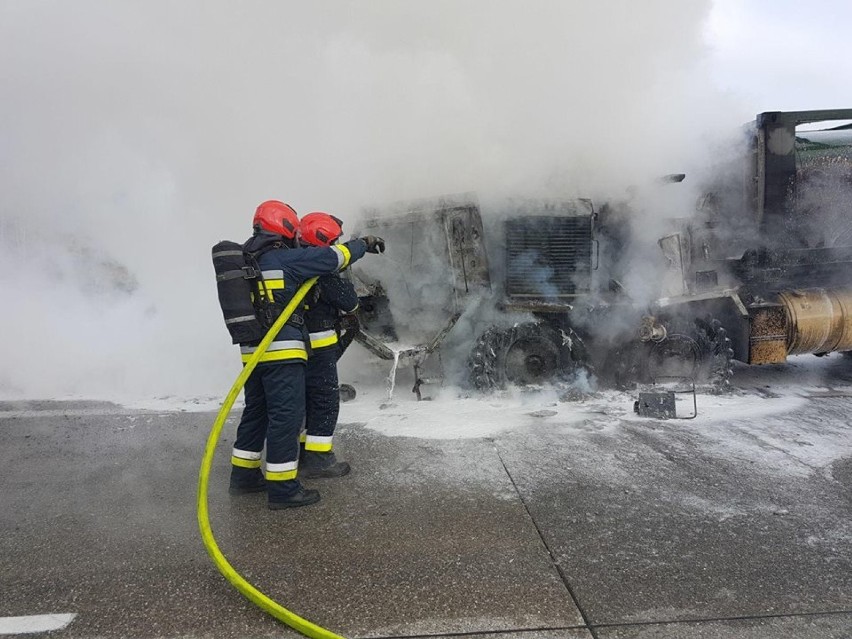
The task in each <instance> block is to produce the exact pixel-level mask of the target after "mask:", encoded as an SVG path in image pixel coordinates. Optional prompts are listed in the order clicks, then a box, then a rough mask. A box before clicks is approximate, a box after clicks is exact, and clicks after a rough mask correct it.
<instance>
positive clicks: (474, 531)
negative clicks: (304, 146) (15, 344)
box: [0, 364, 852, 639]
mask: <svg viewBox="0 0 852 639" xmlns="http://www.w3.org/2000/svg"><path fill="white" fill-rule="evenodd" d="M832 365H835V364H832ZM795 374H796V373H795V369H794V372H793V375H795ZM794 386H795V384H794V385H792V386H791V385H790V384H788V385H787V387H786V388H785V389H784V393H786V394H784V393H781V394H780V395H779V393H778V392H776V391H777V389H775V388H774V387H773V386H771V385H766V384H763V383H762V380H758V378H756V377H755V378H749V377H748V376H746V378H745V381H743V382H741V384H740V389H739V390H738V391H737V394H736V395H735V398H734V399H733V400H725V401H727V402H728V403H727V404H725V401H723V402H722V403H721V404H718V403H717V404H714V403H713V402H716V401H717V400H715V399H712V398H706V397H703V396H701V397H699V411H700V412H701V413H702V419H696V420H683V421H679V420H668V421H659V420H648V419H640V418H638V417H636V416H634V415H632V411H631V407H630V406H629V405H628V400H629V398H628V397H626V396H624V397H620V398H619V397H614V396H608V397H606V398H605V400H606V401H602V400H595V401H591V402H587V403H585V404H584V403H582V402H581V403H579V404H576V405H568V404H566V405H562V406H559V407H558V410H552V411H530V413H529V416H528V417H526V418H525V419H524V420H518V423H517V424H515V425H510V426H512V427H509V428H504V429H502V430H500V431H499V432H497V433H496V434H493V435H490V436H481V437H471V438H444V439H442V438H433V437H412V436H392V435H388V434H386V433H385V432H383V431H380V430H376V429H375V428H373V427H372V426H371V424H370V423H369V422H368V421H350V422H347V423H342V424H341V426H340V429H339V437H338V444H337V447H338V450H339V451H340V454H341V456H345V458H346V459H348V460H349V461H350V462H351V463H352V465H353V472H352V474H351V475H350V476H348V477H346V478H342V479H336V480H316V481H314V482H311V483H310V484H309V485H311V486H313V487H318V488H319V489H320V491H321V493H322V501H321V502H320V503H319V504H317V505H315V506H312V507H309V508H303V509H296V510H293V511H275V512H273V511H269V510H268V509H267V508H266V507H265V501H264V496H263V495H250V496H243V497H231V496H229V495H228V494H227V478H228V455H229V450H230V446H231V443H232V438H233V429H234V424H235V420H236V417H237V416H238V414H239V411H236V412H235V413H234V414H233V415H232V417H231V420H230V422H229V425H228V426H227V427H226V432H225V435H224V436H223V438H222V441H221V442H220V445H219V448H218V452H217V456H216V460H215V463H214V468H213V472H212V476H211V487H210V503H211V519H212V522H213V530H214V534H215V535H216V538H217V540H218V541H219V544H220V546H221V548H222V550H223V552H224V553H225V555H226V556H227V557H228V558H229V559H230V560H231V562H232V563H233V564H234V566H235V567H236V568H237V570H239V571H240V572H241V573H242V574H243V575H244V576H245V577H246V578H247V579H248V580H249V581H251V582H252V583H254V584H255V585H257V586H258V587H259V588H260V589H261V590H262V591H263V592H265V593H266V594H267V595H269V596H270V597H272V598H273V599H275V600H277V601H279V602H281V603H282V604H283V605H284V606H286V607H288V608H290V609H291V610H293V611H294V612H296V613H297V614H299V615H301V616H303V617H306V618H307V619H309V620H311V621H312V622H314V623H317V624H319V625H321V626H323V627H326V628H328V629H330V630H332V631H334V632H336V633H339V634H342V635H345V636H349V637H365V638H366V637H370V638H379V637H382V638H384V637H432V636H456V635H465V636H466V637H479V636H480V635H481V636H488V637H491V638H495V637H496V638H498V639H499V638H502V637H520V638H527V639H557V638H560V639H574V638H576V639H580V638H589V637H598V638H600V639H616V638H618V639H627V638H630V639H644V638H650V637H655V638H663V639H674V638H680V637H744V638H749V639H767V638H770V637H804V638H820V639H826V638H841V637H843V638H849V637H852V426H850V419H849V414H850V409H852V382H850V380H849V378H848V376H844V375H839V376H838V377H837V379H836V380H835V381H834V382H832V383H831V384H830V385H826V386H820V385H812V386H811V387H809V389H808V390H803V391H802V392H799V393H792V392H791V390H790V389H791V388H793V387H794ZM791 398H792V399H791ZM794 400H795V401H794ZM360 401H367V400H360ZM409 401H410V398H405V399H404V401H402V400H400V401H399V402H398V404H397V408H396V410H397V411H403V412H404V411H405V410H406V408H405V406H406V404H405V402H409ZM595 402H597V403H595ZM773 402H775V403H774V404H773ZM490 405H491V406H493V405H494V402H493V401H492V402H491V404H490ZM436 406H437V408H436V410H439V411H440V410H446V406H447V404H446V403H442V404H440V405H436ZM714 407H715V408H714ZM716 409H718V413H719V416H716V417H714V416H713V414H712V413H713V411H714V410H716ZM575 410H576V411H580V412H582V416H581V418H572V419H565V416H566V415H569V414H572V411H575ZM583 411H585V412H583ZM357 413H358V411H357V410H356V411H355V412H354V413H353V414H357ZM447 415H448V416H447V418H448V419H449V418H450V416H451V412H449V413H447ZM213 416H214V415H213V414H212V413H207V412H204V413H193V412H184V411H163V412H155V411H140V410H127V409H123V408H121V407H119V406H115V405H112V404H107V403H96V402H5V403H2V404H0V476H2V487H3V488H2V492H0V533H2V534H0V633H18V632H24V631H27V632H32V631H33V630H38V629H39V628H42V629H44V630H46V629H48V628H56V629H55V630H54V631H53V632H51V633H50V636H51V637H124V636H134V637H185V638H194V637H217V638H219V637H290V636H297V635H296V634H295V633H293V632H292V631H291V630H289V629H288V628H287V627H285V626H283V625H281V624H280V623H279V622H277V621H275V620H274V619H272V618H270V617H268V616H267V615H266V614H264V613H263V612H261V611H260V610H258V609H257V608H256V607H255V606H254V605H252V604H251V603H249V602H248V601H247V600H245V599H243V598H242V596H240V595H239V594H238V593H237V592H236V591H235V590H233V589H232V588H231V586H230V585H229V584H228V583H227V582H226V581H225V579H224V578H223V577H222V576H221V575H220V574H219V573H218V571H217V570H216V568H215V567H214V565H213V563H212V562H211V561H210V559H209V558H208V556H207V554H206V552H205V550H204V548H203V546H202V543H201V540H200V536H199V533H198V530H197V525H196V519H195V489H196V482H197V474H198V467H199V463H200V459H201V455H202V451H203V447H204V442H205V439H206V437H207V433H208V431H209V429H210V426H211V423H212V420H213ZM462 426H463V424H460V427H462ZM45 615H51V616H50V617H46V616H45ZM29 636H38V634H30V635H29Z"/></svg>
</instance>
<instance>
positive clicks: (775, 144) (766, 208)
mask: <svg viewBox="0 0 852 639" xmlns="http://www.w3.org/2000/svg"><path fill="white" fill-rule="evenodd" d="M844 121H846V122H844ZM849 121H852V109H845V110H821V111H801V112H769V113H762V114H759V115H758V116H757V118H756V119H755V121H754V122H753V123H751V124H750V125H749V126H748V127H747V128H746V132H745V137H746V143H745V144H744V148H745V149H746V151H745V153H744V154H742V155H741V156H740V157H739V159H738V160H737V162H736V163H734V164H733V165H731V166H728V167H727V170H726V171H724V172H722V173H721V174H720V177H719V179H718V180H717V181H716V182H715V183H713V184H708V185H707V190H706V193H705V195H703V196H702V197H701V198H700V200H699V202H698V205H697V206H696V207H695V210H694V211H684V215H683V216H682V217H679V218H673V219H670V220H668V222H667V224H668V229H667V230H666V232H665V233H664V234H663V235H662V237H658V238H657V241H656V242H655V244H656V246H655V247H654V248H655V252H654V254H653V255H652V256H650V257H649V256H648V254H647V253H646V254H644V255H645V257H643V258H642V259H638V258H637V255H642V253H641V252H637V251H636V250H634V249H635V246H634V244H635V242H636V240H635V234H634V233H633V232H632V230H631V228H630V226H631V223H632V219H633V218H632V216H631V213H630V210H629V206H626V205H619V204H617V203H604V204H601V205H600V206H597V205H596V204H595V203H593V202H591V201H589V200H570V201H541V200H526V201H519V202H514V203H512V204H511V206H510V207H509V211H508V212H507V213H505V214H504V215H503V216H502V217H501V221H500V224H499V225H498V228H496V229H492V237H491V238H490V243H489V242H486V239H487V238H486V233H485V232H484V229H483V226H482V218H481V216H480V210H479V206H478V204H477V202H476V200H475V198H473V197H470V196H466V197H462V198H444V199H441V200H438V201H437V202H434V201H433V202H424V203H420V204H419V205H414V206H407V207H406V209H405V210H404V212H400V211H399V210H397V211H396V213H395V214H391V215H387V212H384V213H383V214H378V213H377V214H376V215H371V216H369V217H370V219H369V220H368V222H367V223H366V225H367V226H368V227H369V228H370V229H371V232H377V233H379V234H384V235H386V236H389V243H388V246H389V250H390V247H393V246H394V244H395V243H398V249H397V250H398V254H397V257H396V258H395V259H396V260H397V262H396V263H395V264H394V266H393V269H392V270H393V271H394V272H393V274H392V275H390V276H388V274H387V273H386V272H385V273H381V272H378V271H376V272H373V273H363V272H359V271H358V270H355V273H354V275H355V278H356V280H357V281H359V283H360V285H361V289H362V292H363V293H364V296H363V311H362V317H361V320H362V328H361V331H360V334H359V335H358V337H357V338H356V339H359V341H361V342H362V343H363V344H364V345H365V346H367V347H368V348H370V350H372V351H373V352H374V353H376V354H378V355H379V356H380V357H383V358H385V359H389V360H393V361H394V364H397V363H399V362H400V359H402V361H406V360H408V361H411V362H412V363H413V364H414V366H415V378H416V383H415V390H416V391H417V392H418V394H419V386H420V384H421V383H424V382H426V381H429V380H428V379H427V378H426V377H423V376H422V375H421V371H422V369H423V367H424V364H425V362H426V361H427V360H428V359H429V358H430V357H434V356H439V355H440V353H441V347H442V344H443V342H444V340H445V337H446V336H447V335H448V334H450V333H451V331H453V329H454V328H455V327H456V325H457V323H458V322H459V318H460V317H463V316H464V317H466V318H468V319H469V320H470V321H467V322H465V330H468V331H470V330H472V328H475V330H476V336H475V337H474V338H473V340H472V344H470V345H469V348H468V349H467V352H466V353H464V356H465V357H466V359H467V366H468V377H469V382H470V384H471V385H472V386H473V387H475V388H478V389H492V388H503V387H505V386H507V385H509V384H516V385H522V386H524V385H538V384H542V383H545V382H548V381H553V380H568V381H571V380H572V379H576V377H577V376H579V375H588V374H593V375H594V376H595V378H596V379H598V380H600V382H601V383H603V384H607V385H612V386H616V387H630V386H632V385H635V384H637V383H652V382H654V380H657V379H660V378H664V377H677V378H687V379H692V380H694V381H695V382H696V383H698V384H703V385H705V386H706V387H707V388H709V389H712V390H716V391H722V390H724V389H726V388H727V387H728V386H729V383H730V381H729V380H730V376H731V374H732V361H733V360H737V361H740V362H744V363H746V364H777V363H782V362H784V361H786V359H787V357H788V356H790V355H796V354H804V353H815V354H818V355H819V354H826V353H831V352H836V351H841V352H843V351H852V125H850V124H849V123H848V122H849ZM683 178H684V176H683V175H672V176H667V177H666V178H665V179H664V180H663V181H664V182H667V183H670V184H671V185H672V186H674V187H676V186H677V183H678V182H680V181H681V180H683ZM486 244H488V246H487V248H488V250H487V251H486ZM415 246H416V247H418V248H419V249H420V250H419V251H415V250H414V247H415ZM416 255H417V256H419V257H416ZM487 255H489V256H490V257H491V258H492V260H491V262H492V264H491V265H490V267H489V260H488V258H487ZM392 257H393V256H392ZM495 258H496V259H495ZM436 264H442V265H444V267H445V268H444V269H443V270H441V269H435V268H434V267H435V265H436ZM637 272H638V273H640V274H642V275H643V278H644V280H645V281H646V282H650V283H652V284H653V285H654V286H655V287H656V290H655V291H654V292H653V293H652V294H648V292H647V291H641V292H639V291H637V290H636V289H635V288H634V287H633V286H632V285H631V282H635V281H636V280H637V278H636V274H637ZM430 273H438V275H436V276H432V277H433V279H434V281H429V275H428V274H430ZM389 278H390V280H396V282H389V281H388V280H389ZM424 278H425V279H424ZM412 293H413V295H412ZM395 298H396V299H395ZM400 298H406V299H405V300H402V299H400ZM412 300H414V302H413V303H412ZM477 317H478V319H477ZM507 319H510V320H511V321H507ZM412 323H414V324H419V325H420V328H421V329H422V328H423V327H424V326H425V327H427V330H426V333H424V332H423V330H419V331H418V330H408V329H410V328H411V324H412ZM430 331H431V332H430ZM427 333H428V337H424V335H425V334H427ZM457 344H458V341H456V345H457ZM453 356H454V357H461V356H462V353H459V352H458V348H457V347H456V348H454V351H453Z"/></svg>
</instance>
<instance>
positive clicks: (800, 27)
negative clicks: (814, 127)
mask: <svg viewBox="0 0 852 639" xmlns="http://www.w3.org/2000/svg"><path fill="white" fill-rule="evenodd" d="M850 27H852V2H849V1H848V0H810V1H809V2H801V1H798V0H773V1H771V2H770V1H768V0H714V3H713V8H712V10H711V12H710V16H709V19H708V22H707V31H706V34H707V40H708V45H709V46H710V69H711V77H712V78H713V81H714V82H715V83H716V84H717V85H718V86H719V87H720V88H721V89H724V90H727V91H730V92H731V93H732V94H735V95H736V96H738V97H739V99H740V100H741V101H742V102H743V103H744V104H747V105H750V106H752V107H753V108H754V109H755V110H758V111H784V110H791V111H792V110H800V109H827V108H852V81H851V80H852V37H850Z"/></svg>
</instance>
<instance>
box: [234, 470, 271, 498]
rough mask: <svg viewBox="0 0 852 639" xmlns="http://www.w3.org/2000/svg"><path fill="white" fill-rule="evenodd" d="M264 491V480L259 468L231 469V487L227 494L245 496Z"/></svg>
mask: <svg viewBox="0 0 852 639" xmlns="http://www.w3.org/2000/svg"><path fill="white" fill-rule="evenodd" d="M264 490H266V479H265V478H264V477H263V473H262V472H261V470H260V468H240V467H239V466H232V467H231V485H230V486H229V487H228V492H229V493H231V494H232V495H247V494H248V493H260V492H263V491H264Z"/></svg>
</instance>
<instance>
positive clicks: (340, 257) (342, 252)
mask: <svg viewBox="0 0 852 639" xmlns="http://www.w3.org/2000/svg"><path fill="white" fill-rule="evenodd" d="M331 248H332V249H334V250H335V251H337V270H338V271H342V270H343V269H345V268H346V267H347V266H349V260H351V259H352V254H351V253H350V252H349V249H348V248H346V246H345V245H343V244H335V245H334V246H332V247H331Z"/></svg>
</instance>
